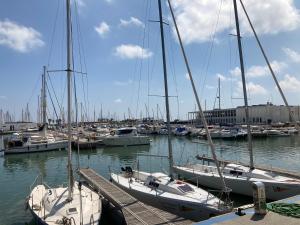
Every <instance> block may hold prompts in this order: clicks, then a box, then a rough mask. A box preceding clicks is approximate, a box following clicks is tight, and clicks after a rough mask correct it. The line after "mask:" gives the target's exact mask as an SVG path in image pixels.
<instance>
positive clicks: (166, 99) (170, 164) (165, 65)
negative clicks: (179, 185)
mask: <svg viewBox="0 0 300 225" xmlns="http://www.w3.org/2000/svg"><path fill="white" fill-rule="evenodd" d="M158 9H159V25H160V37H161V49H162V59H163V72H164V85H165V103H166V117H167V129H168V150H169V173H170V177H171V179H173V151H172V143H171V125H170V107H169V91H168V74H167V63H166V53H165V39H164V22H163V18H162V7H161V0H158Z"/></svg>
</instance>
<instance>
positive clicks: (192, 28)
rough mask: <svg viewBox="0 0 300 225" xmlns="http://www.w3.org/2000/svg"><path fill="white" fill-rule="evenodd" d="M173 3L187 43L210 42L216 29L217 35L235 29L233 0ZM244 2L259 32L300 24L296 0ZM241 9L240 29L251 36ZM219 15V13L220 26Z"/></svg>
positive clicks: (267, 32) (176, 0)
mask: <svg viewBox="0 0 300 225" xmlns="http://www.w3.org/2000/svg"><path fill="white" fill-rule="evenodd" d="M172 2H173V8H174V11H175V15H176V18H177V23H178V26H179V29H180V32H181V35H182V38H183V40H184V41H185V43H187V44H188V43H192V42H200V43H201V42H206V41H209V40H210V38H211V35H212V32H213V31H216V33H217V34H218V33H222V32H224V31H226V30H232V29H233V28H234V21H232V19H230V18H234V17H233V14H232V13H233V5H232V1H229V0H228V1H220V0H203V1H199V0H173V1H172ZM221 4H222V5H221ZM244 4H245V7H246V9H247V11H248V14H249V16H250V18H251V20H252V22H253V25H254V27H255V29H256V31H257V33H259V34H277V33H279V32H282V31H291V30H295V29H297V28H298V27H299V25H300V15H299V12H298V10H297V9H296V7H295V5H294V0H264V1H257V0H247V1H244ZM239 8H240V10H239V12H240V24H241V31H242V33H244V34H243V35H249V34H250V33H251V30H250V26H249V24H248V21H247V19H246V17H245V16H244V15H243V14H244V13H243V12H242V9H241V7H239ZM220 9H221V10H220ZM219 12H220V14H219ZM216 15H219V22H218V25H217V26H216V24H217V16H216ZM283 18H284V19H283Z"/></svg>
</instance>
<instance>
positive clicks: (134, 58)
mask: <svg viewBox="0 0 300 225" xmlns="http://www.w3.org/2000/svg"><path fill="white" fill-rule="evenodd" d="M0 2H1V7H0V109H3V110H4V111H7V110H8V111H10V112H11V113H12V114H14V115H15V118H16V120H20V119H21V111H22V109H25V108H26V105H27V104H28V107H29V110H30V112H31V116H32V120H36V115H37V108H38V95H40V87H41V74H42V72H43V66H44V65H46V66H47V70H49V71H51V70H64V69H65V68H66V34H65V27H66V25H65V22H66V19H65V14H66V13H65V1H63V0H52V1H49V0H48V1H46V0H39V1H38V0H26V1H17V0H10V1H5V0H0ZM171 3H172V4H173V8H174V13H175V16H176V19H177V23H178V26H179V30H180V33H181V36H182V39H183V42H184V46H185V49H186V53H187V56H188V60H189V63H190V66H191V70H192V74H193V77H194V79H195V83H196V87H197V91H198V94H199V96H200V98H201V104H202V107H203V108H204V109H212V108H214V107H215V108H216V107H218V100H217V99H216V96H217V87H218V79H220V81H221V107H222V108H230V107H236V106H239V105H243V99H242V96H243V93H242V83H241V73H240V69H239V67H240V66H239V57H238V50H237V41H236V37H235V34H236V31H235V21H234V14H233V3H232V0H171ZM244 4H245V7H246V9H247V11H248V14H249V16H250V18H251V20H252V22H253V25H254V27H255V29H256V31H257V33H258V35H259V38H260V40H261V42H262V44H263V47H264V48H265V51H266V53H267V56H268V58H269V60H270V62H271V65H272V67H273V70H274V72H275V74H276V76H277V78H278V80H279V83H280V85H281V87H282V89H283V91H284V93H285V95H286V98H287V100H288V102H289V104H290V105H299V104H300V95H299V94H300V93H299V92H300V72H299V69H300V66H299V64H300V44H299V37H300V29H299V28H300V11H299V8H300V2H299V1H295V0H264V1H256V0H247V1H244ZM71 5H72V31H73V58H74V70H76V71H81V72H83V73H76V74H75V75H74V76H75V85H76V96H77V101H78V102H79V113H80V112H81V107H80V106H81V104H80V103H82V108H83V109H82V111H83V112H84V113H85V114H88V115H89V117H90V118H93V114H94V111H95V112H96V116H99V114H100V109H101V106H102V112H103V116H110V117H113V116H114V117H116V118H118V119H123V117H124V115H125V117H128V116H130V117H140V116H143V117H145V116H146V115H147V114H146V112H148V114H149V115H150V116H152V115H154V116H155V117H156V115H157V114H158V115H159V117H161V116H165V113H164V112H165V106H164V98H163V97H162V96H163V95H164V86H163V73H162V57H161V43H160V33H159V23H157V22H155V21H157V20H158V6H157V1H155V0H127V1H124V0H72V4H71ZM162 5H163V14H164V22H165V25H164V29H165V41H166V55H167V57H166V58H167V70H168V86H169V95H170V96H171V97H170V107H171V118H172V119H176V118H180V119H186V117H187V113H188V112H190V111H194V110H195V97H194V96H193V92H192V88H191V84H190V80H189V79H188V76H187V71H186V68H185V65H184V61H183V58H182V54H181V52H180V48H179V44H178V40H177V36H176V33H175V30H174V25H173V22H172V19H171V15H170V12H169V9H168V5H167V1H164V0H163V1H162ZM238 8H239V17H240V26H241V33H242V44H243V53H244V60H245V70H246V80H247V88H248V98H249V103H250V105H253V104H265V103H266V102H272V103H274V104H283V101H282V99H281V97H280V95H279V92H278V90H277V88H276V86H275V83H274V81H273V79H272V77H271V74H270V72H269V70H268V67H267V66H266V63H265V61H264V58H263V57H262V55H261V52H260V50H259V48H258V46H257V43H256V41H255V39H254V37H253V34H252V32H251V29H250V26H249V24H248V21H247V19H246V17H245V15H244V13H243V11H242V8H241V6H240V4H239V1H238ZM48 88H49V92H50V95H51V98H52V101H53V105H55V108H56V111H59V108H66V74H65V73H64V72H57V73H54V72H49V78H48ZM47 95H48V117H53V114H54V110H53V105H52V103H51V99H50V98H49V93H48V94H47ZM73 102H74V98H73Z"/></svg>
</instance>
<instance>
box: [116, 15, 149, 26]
mask: <svg viewBox="0 0 300 225" xmlns="http://www.w3.org/2000/svg"><path fill="white" fill-rule="evenodd" d="M129 26H137V27H145V25H144V23H143V22H142V21H140V20H139V19H138V18H135V17H130V19H129V20H124V19H120V27H129Z"/></svg>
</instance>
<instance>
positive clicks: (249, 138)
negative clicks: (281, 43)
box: [233, 0, 254, 170]
mask: <svg viewBox="0 0 300 225" xmlns="http://www.w3.org/2000/svg"><path fill="white" fill-rule="evenodd" d="M233 6H234V15H235V25H236V32H237V41H238V48H239V56H240V67H241V75H242V83H243V94H244V105H245V114H246V124H247V136H248V150H249V154H250V169H251V170H252V169H254V162H253V150H252V137H251V129H250V123H249V107H248V97H247V85H246V78H245V68H244V59H243V49H242V42H241V33H240V25H239V15H238V10H237V4H236V0H233Z"/></svg>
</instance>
